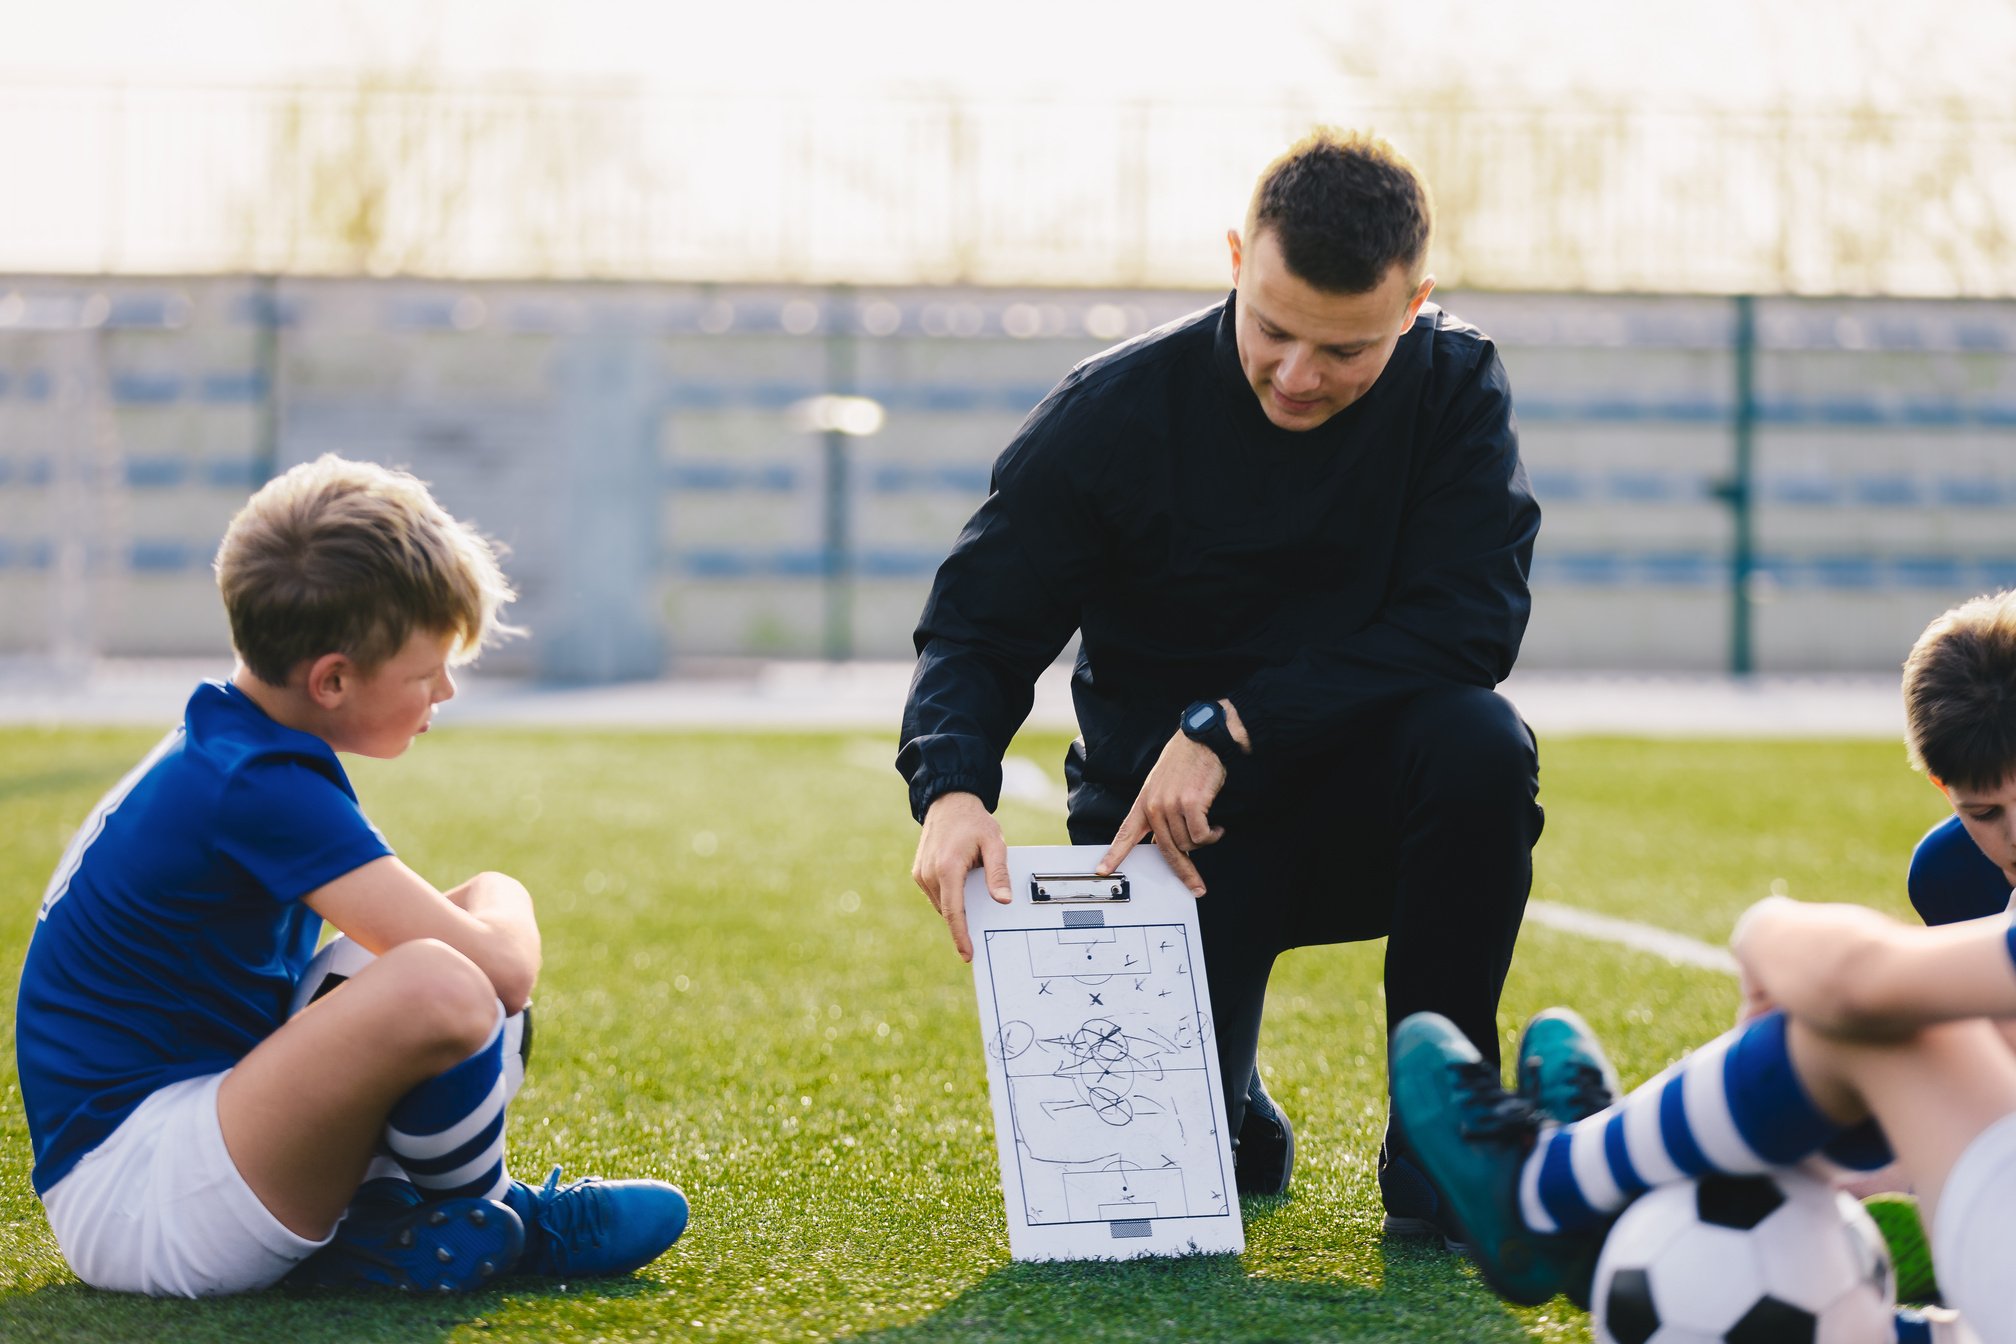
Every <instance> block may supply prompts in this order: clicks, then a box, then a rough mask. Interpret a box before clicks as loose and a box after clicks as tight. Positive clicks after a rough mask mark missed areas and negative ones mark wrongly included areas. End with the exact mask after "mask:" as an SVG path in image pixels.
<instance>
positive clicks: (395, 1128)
mask: <svg viewBox="0 0 2016 1344" xmlns="http://www.w3.org/2000/svg"><path fill="white" fill-rule="evenodd" d="M496 1010H497V1025H496V1027H495V1028H494V1029H493V1030H492V1031H491V1033H490V1038H489V1039H488V1040H487V1041H485V1042H484V1043H483V1044H482V1045H480V1046H478V1047H477V1048H476V1050H475V1051H474V1053H472V1054H470V1055H469V1056H468V1057H467V1058H466V1059H463V1060H461V1061H460V1062H459V1063H457V1064H456V1065H455V1066H454V1067H453V1068H450V1069H448V1070H446V1071H445V1072H442V1073H438V1074H436V1075H434V1077H432V1078H429V1079H427V1080H426V1081H425V1082H423V1083H421V1084H420V1085H419V1086H417V1087H415V1088H414V1089H413V1090H412V1091H411V1092H408V1093H407V1094H406V1095H405V1096H403V1097H401V1098H400V1099H399V1104H398V1105H397V1106H394V1107H393V1108H392V1115H391V1118H390V1119H389V1120H388V1121H387V1122H386V1124H385V1146H386V1147H387V1148H388V1149H389V1150H390V1151H391V1154H392V1158H393V1160H394V1161H396V1162H397V1163H398V1164H399V1166H400V1167H401V1168H402V1169H403V1170H404V1171H405V1174H406V1176H407V1178H408V1179H409V1180H411V1181H412V1182H413V1185H414V1187H415V1188H416V1189H417V1190H418V1191H419V1192H420V1194H421V1195H422V1197H424V1198H427V1199H456V1198H463V1197H471V1196H473V1197H475V1198H478V1199H498V1198H501V1197H502V1196H503V1194H504V1188H505V1186H506V1185H508V1184H509V1183H510V1182H509V1179H508V1178H507V1177H506V1176H505V1174H504V1105H505V1103H506V1102H508V1101H509V1100H510V1099H511V1098H510V1092H511V1089H510V1086H509V1084H508V1082H507V1081H506V1079H505V1076H504V1005H502V1004H501V1003H500V1004H497V1005H496Z"/></svg>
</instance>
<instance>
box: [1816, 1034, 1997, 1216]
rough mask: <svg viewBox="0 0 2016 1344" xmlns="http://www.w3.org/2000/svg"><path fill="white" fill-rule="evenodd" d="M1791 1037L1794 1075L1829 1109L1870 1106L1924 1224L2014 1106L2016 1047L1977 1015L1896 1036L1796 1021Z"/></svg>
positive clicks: (1853, 1112) (1849, 1111) (1848, 1111)
mask: <svg viewBox="0 0 2016 1344" xmlns="http://www.w3.org/2000/svg"><path fill="white" fill-rule="evenodd" d="M1791 1046H1792V1060H1793V1064H1794V1066H1795V1067H1796V1068H1797V1069H1798V1072H1799V1077H1800V1078H1801V1079H1802V1080H1803V1081H1804V1082H1805V1084H1806V1087H1807V1089H1808V1090H1809V1091H1810V1092H1811V1093H1812V1095H1813V1098H1814V1100H1815V1101H1816V1102H1818V1103H1819V1105H1820V1106H1821V1107H1822V1108H1823V1109H1825V1110H1826V1111H1827V1112H1828V1113H1829V1114H1831V1115H1834V1116H1836V1117H1838V1118H1842V1119H1846V1120H1850V1121H1852V1120H1854V1119H1857V1118H1860V1117H1861V1116H1864V1115H1869V1114H1873V1115H1875V1117H1876V1119H1877V1121H1878V1123H1880V1124H1881V1125H1882V1126H1883V1132H1884V1134H1885V1135H1886V1136H1887V1137H1888V1138H1889V1140H1890V1146H1891V1148H1892V1149H1893V1150H1895V1152H1896V1154H1897V1160H1898V1163H1899V1165H1901V1166H1902V1167H1903V1168H1904V1170H1906V1171H1908V1172H1909V1173H1910V1174H1911V1180H1912V1185H1913V1186H1914V1188H1915V1189H1916V1190H1917V1192H1918V1198H1919V1201H1920V1203H1921V1204H1923V1205H1924V1207H1925V1211H1926V1222H1927V1224H1928V1225H1929V1224H1930V1223H1932V1222H1933V1221H1934V1220H1935V1219H1936V1217H1937V1207H1938V1204H1939V1198H1940V1195H1941V1194H1942V1193H1944V1191H1945V1187H1946V1178H1947V1177H1948V1176H1950V1175H1951V1174H1952V1172H1953V1166H1954V1164H1955V1163H1956V1162H1958V1161H1959V1160H1960V1155H1961V1154H1962V1153H1964V1152H1965V1151H1966V1150H1967V1147H1968V1145H1969V1144H1971V1143H1973V1141H1974V1140H1975V1138H1977V1137H1978V1136H1979V1135H1980V1134H1981V1133H1982V1132H1983V1131H1984V1130H1986V1129H1987V1128H1988V1127H1989V1126H1990V1125H1992V1124H1994V1123H1995V1122H1996V1121H1997V1120H2000V1119H2002V1118H2003V1117H2004V1116H2008V1115H2016V1055H2011V1054H2010V1052H2009V1048H2008V1046H2007V1045H2006V1044H2005V1043H2004V1041H2003V1038H2002V1036H2001V1034H2000V1033H1999V1032H1998V1030H1997V1029H1996V1026H1995V1024H1993V1023H1991V1022H1988V1021H1985V1020H1982V1019H1975V1020H1973V1021H1967V1022H1946V1023H1941V1024H1940V1025H1938V1026H1934V1027H1926V1028H1924V1029H1923V1030H1921V1031H1919V1032H1917V1033H1916V1034H1915V1035H1913V1036H1911V1037H1909V1038H1907V1039H1905V1040H1901V1041H1894V1042H1864V1041H1846V1040H1841V1039H1839V1038H1836V1037H1831V1036H1823V1035H1821V1034H1819V1033H1818V1032H1815V1031H1813V1030H1811V1029H1809V1028H1807V1027H1806V1026H1805V1025H1804V1024H1801V1023H1794V1024H1793V1028H1792V1031H1791Z"/></svg>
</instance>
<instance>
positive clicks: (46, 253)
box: [0, 81, 2016, 297]
mask: <svg viewBox="0 0 2016 1344" xmlns="http://www.w3.org/2000/svg"><path fill="white" fill-rule="evenodd" d="M1317 121H1330V122H1337V123H1342V124H1348V125H1357V126H1369V127H1371V128H1374V129H1376V130H1379V131H1381V132H1382V133H1384V134H1387V135H1388V136H1390V137H1391V138H1392V139H1394V140H1395V141H1396V142H1397V143H1399V144H1400V145H1401V146H1402V147H1403V148H1404V149H1406V150H1407V151H1408V152H1409V153H1411V154H1412V155H1413V156H1414V157H1415V158H1416V160H1417V161H1418V162H1419V163H1420V164H1421V166H1422V168H1423V169H1424V171H1425V172H1426V174H1427V175H1428V177H1429V179H1430V181H1431V182H1432V183H1433V186H1434V190H1435V193H1436V197H1437V202H1438V209H1439V233H1438V239H1437V242H1436V245H1435V251H1434V264H1435V267H1436V269H1437V272H1438V274H1439V275H1440V277H1441V279H1442V280H1443V282H1444V283H1445V284H1455V285H1462V286H1466V287H1470V288H1486V289H1490V288H1496V289H1518V290H1529V291H1530V290H1583V291H1590V290H1594V291H1612V292H1616V291H1648V292H1653V291H1656V292H1667V293H1673V292H1697V293H1742V292H1753V293H1764V294H1771V293H1787V294H1834V293H1840V294H1892V295H1939V296H1949V295H1968V296H1980V297H1997V296H2006V295H2009V294H2012V293H2016V118H2012V117H1987V116H1980V115H1969V114H1961V113H1955V114H1952V115H1937V114H1931V113H1927V114H1922V115H1913V116H1908V117H1902V116H1876V115H1863V114H1857V113H1853V112H1843V113H1838V114H1828V115H1810V114H1799V115H1793V114H1785V115H1763V114H1696V113H1667V112H1647V111H1639V110H1617V111H1605V110H1600V109H1598V110H1589V109H1586V108H1584V109H1577V110H1573V111H1564V110H1516V109H1502V108H1496V107H1485V106H1481V105H1479V104H1477V103H1475V102H1472V101H1468V100H1467V99H1466V98H1465V97H1464V96H1463V95H1461V94H1460V93H1459V94H1456V95H1451V96H1449V97H1446V98H1442V99H1440V100H1438V101H1436V102H1434V103H1414V104H1405V105H1402V104H1386V105H1368V104H1351V103H1348V102H1342V101H1340V102H1339V103H1337V104H1335V105H1316V104H1314V103H1311V104H1298V105H1294V106H1285V105H1253V104H1226V105H1219V106H1213V105H1192V104H1173V103H1124V104H1114V103H1089V102H1086V103H1079V102H1035V101H1024V102H1002V101H954V100H931V99H899V98H880V99H853V100H847V101H835V100H830V99H826V100H822V99H815V98H803V99H796V100H793V99H777V98H762V99H758V98H753V97H747V98H738V97H720V96H714V95H709V96H705V97H702V96H690V97H681V96H672V95H659V94H649V95H646V94H628V93H603V92H595V91H585V90H581V89H576V88H559V89H556V88H551V87H542V88H498V87H487V86H486V87H423V86H415V85H409V84H401V83H397V82H389V81H376V82H374V81H364V82H360V83H357V84H353V85H348V86H343V87H305V88H249V87H240V88H169V87H129V88H71V87H34V86H18V85H17V86H13V87H6V88H0V201H4V203H5V209H0V270H17V271H19V270H33V271H45V272H48V271H67V272H80V273H126V274H135V273H203V272H247V271H249V272H255V273H280V274H302V275H327V274H369V275H388V274H407V275H434V276H447V277H469V278H477V277H493V278H509V277H542V278H622V279H631V280H648V279H667V280H722V281H729V280H734V281H755V282H768V281H780V282H793V283H804V282H813V283H829V282H848V283H863V284H892V283H952V282H957V283H978V284H1058V285H1065V284H1070V285H1084V284H1092V285H1118V286H1177V287H1188V286H1197V285H1213V284H1216V283H1219V282H1220V280H1221V278H1222V277H1223V275H1224V274H1225V271H1226V258H1225V255H1224V247H1223V243H1222V241H1221V237H1222V233H1223V230H1224V228H1225V227H1226V226H1228V225H1231V224H1235V223H1237V221H1238V218H1239V216H1240V214H1241V213H1242V211H1243V207H1244V203H1245V200H1246V197H1247V193H1248V192H1249V191H1250V189H1251V185H1252V180H1253V177H1254V175H1255V173H1256V171H1257V170H1258V168H1259V167H1260V165H1262V164H1263V163H1265V162H1266V161H1267V159H1268V158H1270V157H1271V156H1272V155H1273V154H1274V153H1276V152H1278V151H1279V149H1280V148H1281V147H1282V146H1283V145H1284V144H1285V143H1287V142H1288V141H1289V140H1290V139H1292V138H1293V137H1294V136H1296V135H1298V134H1300V133H1301V132H1302V131H1304V130H1306V129H1307V128H1308V127H1309V125H1310V124H1312V123H1314V122H1317Z"/></svg>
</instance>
